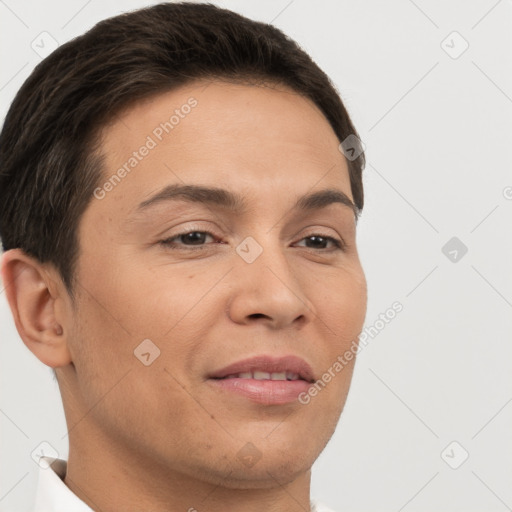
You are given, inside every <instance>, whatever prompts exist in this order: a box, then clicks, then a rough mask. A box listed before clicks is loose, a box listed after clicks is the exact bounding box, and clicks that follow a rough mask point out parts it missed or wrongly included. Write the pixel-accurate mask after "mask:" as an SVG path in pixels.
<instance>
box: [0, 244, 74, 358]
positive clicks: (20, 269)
mask: <svg viewBox="0 0 512 512" xmlns="http://www.w3.org/2000/svg"><path fill="white" fill-rule="evenodd" d="M2 278H3V282H4V287H5V293H6V297H7V301H8V302H9V307H10V309H11V312H12V315H13V318H14V323H15V325H16V329H17V331H18V333H19V335H20V337H21V339H22V340H23V342H24V343H25V345H26V346H27V348H28V349H29V350H30V351H31V352H32V353H33V354H34V355H35V356H36V357H37V358H38V359H39V360H40V361H41V362H43V363H44V364H46V365H47V366H51V367H52V368H57V367H60V366H65V365H67V364H69V363H70V362H71V354H70V352H69V349H68V344H67V339H66V333H65V332H64V328H63V324H64V323H65V320H66V318H58V317H57V316H56V312H57V308H56V307H55V304H56V301H57V300H60V298H59V296H58V294H57V293H56V290H55V289H52V288H54V287H53V286H51V281H50V279H49V276H48V273H47V272H46V271H45V268H44V265H43V264H41V263H40V262H39V261H37V260H36V259H34V258H32V257H31V256H28V255H27V254H26V253H25V252H24V251H22V250H21V249H11V250H9V251H7V252H6V253H5V254H4V255H3V257H2ZM61 315H62V313H61Z"/></svg>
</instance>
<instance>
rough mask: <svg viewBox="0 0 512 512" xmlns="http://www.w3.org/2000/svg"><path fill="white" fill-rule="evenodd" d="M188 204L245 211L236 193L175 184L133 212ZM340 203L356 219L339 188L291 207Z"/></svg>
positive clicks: (354, 209)
mask: <svg viewBox="0 0 512 512" xmlns="http://www.w3.org/2000/svg"><path fill="white" fill-rule="evenodd" d="M173 200H174V201H177V200H182V201H188V202H191V203H206V204H209V205H212V206H217V207H220V208H222V209H224V210H228V211H231V212H233V213H235V214H238V215H240V214H242V213H243V212H245V211H246V210H247V203H246V200H245V198H244V197H243V196H242V195H240V194H238V193H237V192H231V191H229V190H226V189H223V188H218V187H207V186H202V185H180V184H179V183H175V184H172V185H167V186H166V187H164V188H163V189H161V190H159V191H158V192H157V193H156V194H154V195H153V196H151V197H150V198H149V199H146V200H145V201H143V202H142V203H140V204H139V206H138V207H137V209H136V213H143V212H145V211H146V210H148V209H149V208H150V207H151V206H154V205H156V204H158V203H161V202H164V201H173ZM335 203H339V204H342V205H344V206H347V207H348V208H350V209H351V210H352V212H353V214H354V216H355V219H356V221H357V218H358V217H359V214H360V213H361V210H360V209H359V208H358V207H357V206H356V205H355V204H354V202H353V201H352V200H351V199H350V197H348V196H347V194H345V193H344V192H343V191H341V190H339V189H332V188H329V189H324V190H320V191H317V192H312V193H310V194H306V195H303V196H301V197H299V198H298V199H297V201H296V202H295V204H294V205H293V207H292V209H293V210H301V211H308V210H320V209H322V208H325V207H327V206H329V205H331V204H335Z"/></svg>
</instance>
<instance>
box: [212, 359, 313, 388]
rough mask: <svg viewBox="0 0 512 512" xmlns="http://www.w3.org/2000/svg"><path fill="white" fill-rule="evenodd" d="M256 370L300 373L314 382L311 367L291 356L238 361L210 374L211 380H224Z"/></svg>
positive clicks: (302, 360)
mask: <svg viewBox="0 0 512 512" xmlns="http://www.w3.org/2000/svg"><path fill="white" fill-rule="evenodd" d="M255 370H259V371H263V372H268V373H280V372H293V373H298V374H299V377H300V378H301V379H303V380H306V381H308V382H314V380H315V379H314V376H313V370H312V369H311V366H310V365H309V364H308V363H306V361H304V359H301V358H300V357H297V356H293V355H289V356H284V357H272V356H268V355H260V356H255V357H250V358H248V359H243V360H241V361H236V362H235V363H232V364H230V365H228V366H225V367H224V368H222V369H220V370H217V371H215V372H213V373H212V374H210V376H209V378H210V379H222V378H223V377H226V376H228V375H233V374H234V373H243V372H253V371H255Z"/></svg>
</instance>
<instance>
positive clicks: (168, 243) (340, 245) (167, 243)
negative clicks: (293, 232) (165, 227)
mask: <svg viewBox="0 0 512 512" xmlns="http://www.w3.org/2000/svg"><path fill="white" fill-rule="evenodd" d="M191 233H202V234H206V235H209V236H211V237H212V238H214V239H216V240H218V237H216V236H215V235H214V234H213V233H211V232H210V231H204V230H203V231H201V230H199V229H192V230H190V231H184V232H182V233H178V234H176V235H174V236H172V237H170V238H166V239H164V240H160V242H159V243H160V244H162V245H163V246H164V247H165V248H166V249H171V250H181V248H179V247H176V243H175V242H173V240H175V239H177V238H180V237H182V236H186V235H189V234H191ZM312 237H321V238H323V239H324V240H328V241H330V242H332V243H333V244H334V246H335V247H334V250H336V251H345V250H346V245H345V242H344V241H343V240H338V239H337V238H334V237H332V236H328V235H324V234H322V233H311V234H310V235H307V236H305V237H303V238H301V239H300V241H302V240H305V239H306V238H312ZM215 243H218V242H215ZM177 245H182V246H183V247H186V249H184V250H188V251H195V250H203V249H204V248H205V247H206V244H203V245H196V246H194V245H190V246H189V245H185V244H177ZM305 249H312V250H315V248H312V247H305ZM316 250H318V251H326V252H327V251H329V249H316Z"/></svg>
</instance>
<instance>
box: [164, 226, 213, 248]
mask: <svg viewBox="0 0 512 512" xmlns="http://www.w3.org/2000/svg"><path fill="white" fill-rule="evenodd" d="M207 236H210V237H212V238H216V237H215V235H214V234H213V233H210V232H209V231H197V230H193V231H184V232H183V233H178V234H177V235H175V236H173V237H171V238H166V239H165V240H161V241H160V243H161V244H162V245H163V246H165V247H168V248H169V249H176V248H181V247H176V246H180V245H181V246H185V247H190V248H192V249H202V247H204V244H202V242H204V240H205V238H206V237H207ZM176 240H180V241H181V242H185V243H179V242H176ZM187 242H191V243H190V244H189V243H187Z"/></svg>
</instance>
